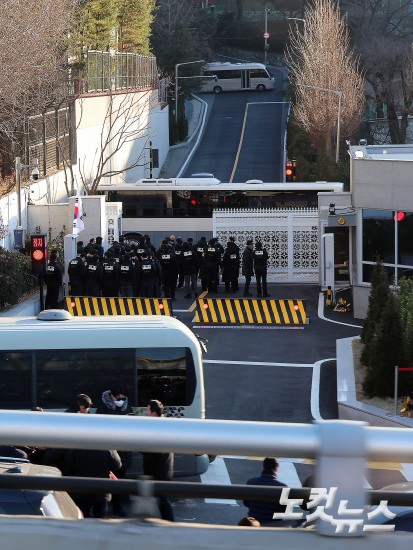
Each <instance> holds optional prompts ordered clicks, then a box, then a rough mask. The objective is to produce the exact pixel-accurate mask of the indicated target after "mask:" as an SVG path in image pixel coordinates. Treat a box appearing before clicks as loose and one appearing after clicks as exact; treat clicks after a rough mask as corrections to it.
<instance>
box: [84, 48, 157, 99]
mask: <svg viewBox="0 0 413 550" xmlns="http://www.w3.org/2000/svg"><path fill="white" fill-rule="evenodd" d="M86 69H87V70H86V77H85V79H84V81H83V91H84V92H86V93H88V92H89V93H90V92H105V91H108V90H112V91H116V90H127V89H141V88H157V87H158V70H157V65H156V58H155V57H151V56H147V55H140V54H136V53H126V52H111V51H110V52H103V51H98V50H89V51H88V52H87V57H86Z"/></svg>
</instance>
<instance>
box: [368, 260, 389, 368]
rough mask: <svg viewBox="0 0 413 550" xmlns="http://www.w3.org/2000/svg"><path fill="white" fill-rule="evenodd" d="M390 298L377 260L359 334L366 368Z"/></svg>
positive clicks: (384, 277)
mask: <svg viewBox="0 0 413 550" xmlns="http://www.w3.org/2000/svg"><path fill="white" fill-rule="evenodd" d="M389 296H390V289H389V282H388V280H387V275H386V272H385V270H384V267H383V264H382V263H381V262H380V261H379V260H378V261H377V262H376V265H375V266H374V269H373V273H372V276H371V290H370V296H369V305H368V308H367V315H366V319H365V321H364V325H363V330H362V333H361V341H362V342H363V344H364V349H363V352H362V354H361V362H362V363H363V365H365V366H366V367H369V366H370V357H371V349H372V346H373V340H374V337H375V334H376V330H377V326H378V324H379V322H380V318H381V315H382V312H383V311H384V309H383V308H384V307H385V304H386V302H387V300H388V298H389Z"/></svg>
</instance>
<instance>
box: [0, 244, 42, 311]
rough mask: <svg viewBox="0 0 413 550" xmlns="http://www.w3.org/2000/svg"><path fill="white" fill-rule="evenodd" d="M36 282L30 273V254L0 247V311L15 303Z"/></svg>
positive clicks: (32, 287)
mask: <svg viewBox="0 0 413 550" xmlns="http://www.w3.org/2000/svg"><path fill="white" fill-rule="evenodd" d="M37 284H38V282H37V278H36V277H35V276H34V275H32V266H31V260H30V256H28V255H26V254H24V253H21V252H15V251H12V252H9V251H8V250H5V249H4V248H1V247H0V311H6V310H8V309H10V308H11V307H13V306H14V305H16V304H17V303H18V302H19V300H20V298H21V297H22V296H23V295H25V294H27V293H28V292H30V291H32V290H33V289H34V288H35V287H36V285H37Z"/></svg>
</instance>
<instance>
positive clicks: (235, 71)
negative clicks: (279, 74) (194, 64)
mask: <svg viewBox="0 0 413 550" xmlns="http://www.w3.org/2000/svg"><path fill="white" fill-rule="evenodd" d="M201 76H206V77H208V78H206V79H205V80H204V81H203V84H202V89H201V90H202V92H214V94H220V93H221V92H238V91H240V90H257V91H258V92H263V91H265V90H273V89H274V76H273V75H272V74H270V73H269V72H268V71H267V69H266V67H265V65H263V64H262V63H207V64H206V65H204V66H203V67H202V69H201Z"/></svg>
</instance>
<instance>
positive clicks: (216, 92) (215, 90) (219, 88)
mask: <svg viewBox="0 0 413 550" xmlns="http://www.w3.org/2000/svg"><path fill="white" fill-rule="evenodd" d="M213 92H214V94H220V93H221V92H222V88H221V86H214V89H213Z"/></svg>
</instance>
